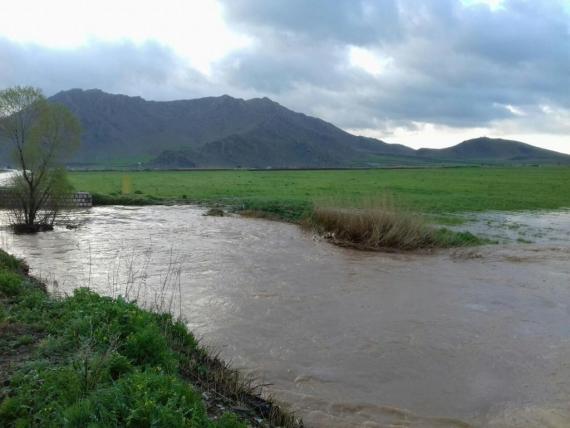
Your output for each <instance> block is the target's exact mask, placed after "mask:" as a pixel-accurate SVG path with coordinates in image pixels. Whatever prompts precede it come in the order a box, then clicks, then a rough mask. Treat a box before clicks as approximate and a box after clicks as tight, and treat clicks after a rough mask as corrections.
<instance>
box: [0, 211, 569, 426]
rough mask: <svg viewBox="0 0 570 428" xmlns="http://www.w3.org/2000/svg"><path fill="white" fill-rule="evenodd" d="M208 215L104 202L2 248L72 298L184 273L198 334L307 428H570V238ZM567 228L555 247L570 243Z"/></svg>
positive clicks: (6, 238) (185, 299)
mask: <svg viewBox="0 0 570 428" xmlns="http://www.w3.org/2000/svg"><path fill="white" fill-rule="evenodd" d="M203 214H204V210H203V209H200V208H197V207H190V206H147V207H95V208H93V209H92V210H90V211H89V212H86V213H85V214H84V215H83V217H81V216H80V213H77V215H78V216H79V217H81V218H79V217H78V218H77V220H78V222H79V223H80V227H79V228H77V229H74V230H67V229H65V228H57V227H56V230H55V231H54V232H49V233H45V234H39V235H36V236H21V235H18V236H16V235H13V234H9V233H6V232H3V231H1V230H0V246H2V247H4V248H6V249H9V250H10V252H12V253H14V254H16V255H18V256H20V257H25V258H26V259H27V260H28V261H29V263H30V267H31V272H32V273H33V274H34V275H37V276H40V277H42V278H44V279H45V280H46V281H47V283H48V284H49V285H50V289H51V290H54V291H57V292H59V293H62V294H72V293H73V290H74V289H75V288H76V286H77V284H89V285H90V287H91V288H92V289H93V290H95V291H96V292H98V293H99V294H101V295H107V296H113V295H114V293H115V294H116V290H117V289H118V288H124V287H125V286H128V285H129V284H137V285H138V287H139V288H141V289H142V290H147V291H145V294H148V295H152V293H153V292H154V290H159V289H160V288H161V284H162V283H163V280H164V278H165V277H166V276H167V272H168V271H169V270H170V267H172V266H175V267H176V268H177V269H179V272H180V276H179V278H180V290H181V293H180V296H181V299H180V302H181V305H180V307H181V311H182V313H183V314H184V316H185V318H186V320H187V326H188V328H189V329H190V330H191V331H193V332H194V333H195V334H196V335H197V337H200V338H203V343H204V344H206V345H208V346H210V347H212V348H213V349H215V350H216V351H217V352H219V353H220V355H221V357H222V358H224V359H225V360H231V361H232V363H233V366H234V367H238V368H239V369H240V370H242V371H243V372H244V373H248V374H252V375H254V376H255V377H256V378H258V379H260V380H261V381H262V382H263V383H266V384H269V385H267V387H266V390H267V392H268V393H270V394H271V395H273V396H275V397H276V398H277V399H278V400H279V401H281V402H286V403H289V404H290V405H291V406H292V408H293V409H294V410H295V412H296V413H298V414H299V415H300V416H301V417H303V420H304V422H305V424H306V426H311V427H327V428H329V427H358V426H363V424H367V426H370V427H376V426H390V424H392V425H396V424H400V425H401V426H404V427H422V428H425V427H430V428H431V427H437V428H441V427H446V428H447V427H454V428H456V427H457V426H460V427H465V426H473V427H493V428H495V427H501V428H504V427H509V428H513V427H516V428H520V427H524V428H528V427H534V426H549V425H548V423H550V425H551V426H554V427H566V426H567V425H568V422H569V421H570V415H567V414H566V413H567V412H566V413H564V412H565V409H567V401H568V400H567V399H568V397H569V396H570V372H569V367H568V365H567V356H568V355H570V336H569V331H568V329H567V314H568V307H569V305H570V290H569V289H568V287H567V284H568V283H570V263H569V261H570V248H569V247H568V244H567V242H563V241H561V240H551V239H549V238H548V236H549V235H547V236H544V238H543V240H541V241H538V242H537V243H535V244H517V243H516V240H515V242H514V243H513V242H511V243H510V244H508V245H503V244H499V245H492V246H483V247H477V248H468V249H459V250H439V251H436V252H434V253H430V254H414V253H400V254H383V253H367V252H362V251H354V250H350V249H345V248H339V247H336V246H332V245H330V244H328V243H327V242H324V241H322V240H319V239H316V238H315V237H314V236H313V235H312V234H310V233H306V232H304V231H303V230H302V229H300V228H298V227H296V226H293V225H290V224H286V223H281V222H269V221H265V220H259V219H243V218H240V217H237V216H236V217H205V216H203ZM540 218H541V217H540V216H538V215H537V222H538V219H540ZM556 218H557V217H554V216H547V217H545V219H547V221H548V223H549V224H550V226H551V227H553V228H554V231H553V235H554V236H553V238H556V237H561V236H566V235H563V234H562V230H563V228H564V227H565V225H568V223H567V222H566V221H561V220H563V218H559V219H558V220H557V221H556V222H555V220H556ZM523 220H524V218H517V223H520V222H522V221H523ZM529 226H530V225H529ZM537 227H540V229H544V228H542V226H541V223H540V222H538V223H537ZM531 235H532V234H530V233H529V234H527V235H526V236H531ZM521 421H522V422H521ZM552 421H554V422H552ZM556 421H558V422H556ZM555 422H556V423H555ZM365 426H366V425H365Z"/></svg>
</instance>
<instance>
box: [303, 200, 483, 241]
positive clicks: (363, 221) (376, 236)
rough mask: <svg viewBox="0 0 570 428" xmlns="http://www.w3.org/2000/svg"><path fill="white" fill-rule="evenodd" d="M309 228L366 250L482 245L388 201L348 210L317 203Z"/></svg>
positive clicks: (465, 235) (373, 202) (333, 204)
mask: <svg viewBox="0 0 570 428" xmlns="http://www.w3.org/2000/svg"><path fill="white" fill-rule="evenodd" d="M343 205H344V206H343ZM309 224H310V225H312V226H313V227H314V228H315V229H316V230H317V231H319V232H320V233H322V234H325V235H326V236H328V237H329V239H331V241H333V242H334V243H336V244H339V245H343V246H350V247H355V248H359V249H365V250H379V249H397V250H414V249H422V248H435V247H450V246H460V245H470V244H473V243H476V242H478V239H477V238H476V237H475V236H474V235H471V234H468V233H463V234H458V233H456V232H453V231H450V230H448V229H443V230H438V229H436V228H434V227H432V226H430V225H428V224H427V223H426V222H425V221H424V219H423V218H422V217H421V216H420V215H418V214H414V213H411V212H407V211H404V210H402V209H399V208H397V207H396V206H395V205H394V204H393V203H392V201H390V199H386V198H384V199H381V200H378V201H367V202H365V203H360V204H353V205H352V206H348V207H347V206H346V204H342V203H341V204H339V203H336V204H335V203H328V204H327V203H316V204H315V206H314V209H313V213H312V216H311V218H310V220H309Z"/></svg>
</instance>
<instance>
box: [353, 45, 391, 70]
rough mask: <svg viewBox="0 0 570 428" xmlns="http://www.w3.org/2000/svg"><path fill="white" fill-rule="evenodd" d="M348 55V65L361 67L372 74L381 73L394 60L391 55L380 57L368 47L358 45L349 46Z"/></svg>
mask: <svg viewBox="0 0 570 428" xmlns="http://www.w3.org/2000/svg"><path fill="white" fill-rule="evenodd" d="M348 55H349V60H350V65H352V66H353V67H358V68H361V69H362V70H364V71H366V72H367V73H369V74H372V75H373V76H379V75H381V74H382V73H383V72H384V70H386V68H387V67H389V66H390V64H391V63H392V62H393V61H394V59H393V58H391V57H384V58H382V57H380V56H379V55H377V54H375V53H374V52H373V51H371V50H370V49H366V48H361V47H358V46H350V48H349V54H348Z"/></svg>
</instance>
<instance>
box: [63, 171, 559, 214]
mask: <svg viewBox="0 0 570 428" xmlns="http://www.w3.org/2000/svg"><path fill="white" fill-rule="evenodd" d="M125 174H126V173H125V172H74V173H72V174H71V180H72V183H73V185H74V186H75V187H76V188H77V189H79V190H84V191H88V192H91V193H93V194H95V196H96V200H95V201H96V202H98V203H101V204H112V203H123V204H145V203H146V204H149V203H150V204H155V203H162V202H168V201H176V202H198V203H210V204H222V205H226V206H230V207H234V208H235V209H239V210H241V211H246V212H247V211H248V212H250V213H261V214H263V215H266V216H268V217H275V218H278V219H281V220H287V221H299V220H300V219H302V218H303V217H306V216H307V215H308V214H310V212H311V211H312V206H313V202H314V201H316V200H320V199H323V198H330V197H335V198H340V199H343V200H345V201H347V200H350V199H355V200H362V199H369V198H378V197H379V196H380V195H384V194H389V195H391V196H392V198H393V199H394V202H395V203H396V204H397V205H398V206H400V207H403V208H405V209H407V210H410V211H416V212H421V213H428V214H446V213H457V212H466V211H487V210H501V211H515V210H532V209H557V208H562V207H570V186H568V183H570V168H565V167H511V168H490V167H486V168H468V167H466V168H429V169H392V170H390V169H383V170H338V171H179V172H177V171H156V172H154V171H153V172H148V171H141V172H130V173H128V175H129V176H130V178H131V180H132V192H131V193H130V194H128V195H122V194H121V180H122V177H123V176H124V175H125Z"/></svg>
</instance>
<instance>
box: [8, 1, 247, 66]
mask: <svg viewBox="0 0 570 428" xmlns="http://www.w3.org/2000/svg"><path fill="white" fill-rule="evenodd" d="M0 11H1V14H2V15H3V16H6V17H10V19H3V22H2V27H1V28H0V35H3V36H4V37H6V38H8V39H10V40H13V41H17V42H20V43H33V44H36V45H41V46H45V47H50V48H60V49H61V48H63V49H65V48H67V49H69V48H77V47H81V46H85V45H87V44H89V43H93V42H96V41H103V42H112V41H114V42H124V41H131V42H134V43H137V44H143V43H146V42H156V43H159V44H163V45H164V46H167V47H168V48H170V49H172V50H173V51H174V52H176V53H177V54H178V55H180V56H181V57H182V58H184V59H185V60H187V61H188V63H189V64H190V65H191V66H192V67H193V68H196V69H197V70H199V71H201V72H203V73H209V72H210V67H211V64H212V63H213V62H214V61H217V60H219V59H221V58H223V57H224V56H225V55H227V54H228V53H229V52H231V51H232V50H235V49H239V48H242V47H244V46H247V45H248V43H249V42H250V39H249V38H248V37H247V36H244V35H241V34H238V33H236V32H233V31H231V29H229V28H228V26H227V25H226V24H225V22H224V20H223V17H222V10H221V6H220V4H218V3H217V2H216V1H214V0H161V1H160V2H155V1H141V0H121V1H117V0H97V1H77V0H51V1H45V0H19V1H3V2H2V6H1V9H0Z"/></svg>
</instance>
